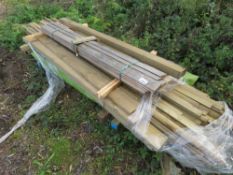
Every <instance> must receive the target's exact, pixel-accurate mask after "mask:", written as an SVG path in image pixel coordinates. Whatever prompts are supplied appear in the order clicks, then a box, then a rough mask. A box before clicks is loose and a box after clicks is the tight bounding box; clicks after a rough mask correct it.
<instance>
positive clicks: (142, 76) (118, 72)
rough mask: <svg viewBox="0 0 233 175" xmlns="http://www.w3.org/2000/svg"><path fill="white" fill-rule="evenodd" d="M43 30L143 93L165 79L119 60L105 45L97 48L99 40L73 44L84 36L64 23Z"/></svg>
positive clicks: (157, 85) (48, 26)
mask: <svg viewBox="0 0 233 175" xmlns="http://www.w3.org/2000/svg"><path fill="white" fill-rule="evenodd" d="M42 31H43V32H45V33H46V34H47V35H49V36H50V37H51V38H53V39H55V40H56V41H57V42H59V43H60V44H62V45H63V46H65V47H67V48H68V49H70V50H71V51H74V52H75V53H78V54H79V55H80V56H82V57H83V58H85V59H86V60H88V61H89V62H91V63H92V64H94V65H95V66H97V67H98V68H101V69H102V70H104V71H105V72H107V73H109V74H110V75H112V76H114V77H115V78H118V79H120V80H121V81H122V82H124V83H126V84H127V85H129V86H130V87H132V88H135V89H136V90H138V91H139V92H141V93H145V92H147V91H155V90H157V89H158V88H159V87H160V85H161V84H162V83H163V81H162V80H160V79H161V77H158V75H157V74H156V75H154V74H152V73H151V72H150V71H147V70H146V69H144V70H143V71H142V72H139V71H138V69H135V65H134V64H132V63H128V62H126V63H124V61H126V59H123V62H122V61H121V60H119V58H117V57H116V54H114V55H111V56H110V55H108V54H106V52H105V51H104V49H103V47H102V49H97V50H96V48H95V47H96V45H97V42H94V41H92V42H88V44H85V43H84V44H80V45H78V46H75V45H74V44H73V39H74V38H80V39H82V38H83V37H82V36H80V35H78V34H76V33H75V32H73V31H72V30H70V29H68V28H67V27H66V26H64V25H62V24H59V23H49V24H48V25H45V26H43V27H42ZM94 43H95V44H94ZM91 44H93V45H94V48H95V49H93V46H90V45H91ZM98 47H100V46H98ZM98 47H97V48H98ZM103 51H104V52H103ZM132 59H133V58H132ZM122 69H123V71H122ZM157 72H159V71H157Z"/></svg>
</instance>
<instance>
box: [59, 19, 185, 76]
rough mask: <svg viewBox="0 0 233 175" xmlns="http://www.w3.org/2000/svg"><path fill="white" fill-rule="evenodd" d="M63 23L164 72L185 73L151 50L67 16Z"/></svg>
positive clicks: (179, 67) (174, 74)
mask: <svg viewBox="0 0 233 175" xmlns="http://www.w3.org/2000/svg"><path fill="white" fill-rule="evenodd" d="M60 21H61V22H62V23H64V24H65V25H67V26H69V27H70V28H71V29H72V30H75V31H79V32H82V33H84V34H86V35H89V36H90V35H93V36H95V37H97V38H98V40H99V41H101V42H103V43H105V44H107V45H109V46H111V47H113V48H115V49H117V50H119V51H121V52H123V53H126V54H128V55H130V56H133V57H135V58H137V59H138V60H140V61H142V62H144V63H146V64H149V65H151V66H154V67H155V68H157V69H160V70H161V71H163V72H166V73H167V74H169V75H172V76H174V77H176V78H180V77H181V76H182V75H183V74H184V73H185V69H184V68H183V67H181V66H179V65H177V64H175V63H173V62H171V61H168V60H166V59H164V58H162V57H159V56H157V55H153V54H151V53H149V52H146V51H144V50H142V49H139V48H137V47H134V46H132V45H130V44H127V43H125V42H123V41H120V40H118V39H115V38H113V37H111V36H108V35H105V34H103V33H100V32H97V31H96V30H93V29H91V28H89V27H84V26H83V25H82V24H79V23H76V22H73V21H71V20H69V19H67V18H62V19H60Z"/></svg>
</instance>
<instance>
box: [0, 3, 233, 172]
mask: <svg viewBox="0 0 233 175" xmlns="http://www.w3.org/2000/svg"><path fill="white" fill-rule="evenodd" d="M40 2H41V3H40ZM8 4H9V5H10V6H12V7H13V8H12V10H10V12H9V15H8V16H7V17H6V19H3V20H1V21H0V45H1V46H3V47H7V48H10V49H16V48H18V47H19V46H20V44H21V43H22V36H23V35H24V29H23V27H22V25H23V24H26V23H28V22H32V21H39V20H40V19H43V18H44V17H55V18H60V17H69V18H71V19H73V20H75V21H78V22H81V23H84V22H85V23H88V24H89V25H90V26H91V27H93V28H95V29H97V30H99V31H103V32H106V33H109V34H110V35H113V36H115V37H118V38H121V39H123V40H125V41H127V42H129V43H132V44H133V45H135V46H137V47H141V48H143V49H146V50H148V51H150V50H152V49H155V50H157V51H158V52H159V55H161V56H162V57H165V58H167V59H170V60H172V61H175V62H176V63H179V64H181V65H183V66H184V67H187V69H188V71H190V72H192V73H194V74H196V75H198V76H199V81H198V83H197V84H196V86H197V87H198V88H199V89H202V90H203V91H206V92H208V94H210V95H211V96H212V97H213V98H215V99H217V100H225V101H227V102H228V104H230V105H231V107H232V106H233V93H232V92H233V84H232V83H233V67H232V64H233V31H232V28H233V5H232V4H233V2H232V0H230V1H228V0H222V1H221V0H213V1H209V0H173V1H172V3H171V0H155V1H154V0H127V1H126V0H104V1H101V0H88V1H87V0H72V1H70V2H69V3H65V2H63V1H56V2H55V1H53V0H49V1H47V0H41V1H35V0H34V1H29V0H20V1H17V0H9V1H8ZM30 76H31V78H30V79H29V80H26V81H25V82H24V84H25V85H26V89H27V90H28V91H29V92H30V93H32V94H36V96H28V97H27V98H26V99H25V106H28V105H29V104H30V103H32V102H33V101H34V99H35V98H36V97H37V96H39V92H41V91H42V90H43V89H44V88H45V84H46V83H45V81H42V76H44V74H43V73H42V71H40V70H39V69H37V68H35V67H31V68H30ZM33 80H34V81H33ZM64 93H65V92H64ZM58 101H59V103H56V104H54V105H53V106H52V107H51V108H50V110H49V111H47V112H44V113H42V114H41V115H40V116H37V118H35V119H34V120H31V121H30V122H34V123H33V126H36V127H38V128H40V129H41V128H48V130H49V131H46V132H47V134H48V135H49V136H45V137H46V138H47V137H48V139H47V140H46V141H45V142H44V140H40V139H38V138H41V137H43V134H41V135H40V137H39V136H38V135H36V134H35V133H33V134H34V135H33V136H35V137H36V138H37V139H38V140H39V141H38V144H45V145H46V146H47V147H49V151H48V152H49V153H47V155H46V156H45V158H44V159H42V160H41V159H38V161H35V162H34V163H35V164H36V165H37V167H38V169H39V172H40V173H42V174H46V173H48V174H51V173H52V172H51V169H52V167H53V166H57V167H60V169H59V168H58V169H59V170H57V171H61V172H64V171H62V168H64V167H63V165H61V164H62V162H63V163H64V164H65V165H66V166H69V165H70V164H72V163H74V162H75V163H74V164H75V165H74V166H76V167H78V166H81V165H82V163H83V160H82V159H85V160H89V159H90V158H89V157H88V156H87V155H86V154H84V153H86V152H90V150H92V146H93V145H92V144H93V141H94V142H97V143H95V144H97V145H100V147H101V149H103V153H100V154H95V153H92V155H91V157H92V158H93V161H92V163H88V167H85V168H84V170H82V172H83V174H100V173H102V174H114V173H113V169H114V167H116V166H118V165H122V166H123V165H125V164H126V167H127V169H125V172H124V174H160V172H159V170H158V169H159V160H160V154H152V152H151V151H149V150H148V149H147V148H146V147H145V146H144V145H142V144H141V143H140V141H138V140H137V139H136V138H135V137H134V136H133V135H132V134H131V133H130V132H128V131H126V130H124V129H122V128H121V129H120V131H117V132H116V131H113V130H111V129H110V128H109V126H107V125H103V124H101V123H99V122H98V121H96V119H95V117H96V114H97V112H98V110H99V107H98V106H97V105H96V104H94V103H92V102H90V100H88V99H87V98H86V97H83V96H80V97H78V100H77V99H69V98H67V99H66V98H62V99H59V100H58ZM61 104H62V105H61ZM87 126H88V127H87ZM86 127H87V128H86ZM77 128H81V129H79V131H78V133H77V134H76V135H75V138H76V137H78V139H77V141H73V140H72V137H74V136H73V133H72V132H73V131H75V130H76V129H77ZM51 130H52V131H51ZM50 131H51V132H50ZM39 133H40V132H38V133H37V134H39ZM41 133H42V132H41ZM83 134H84V135H85V140H83V138H82V135H83ZM63 136H65V137H63ZM67 137H68V138H69V139H65V138H67ZM70 138H71V139H70ZM103 143H104V144H103ZM103 145H105V146H103ZM70 150H73V151H74V153H73V154H74V156H72V152H71V151H70ZM77 155H80V157H79V156H77ZM74 160H75V161H74ZM72 161H73V162H72ZM64 169H65V170H66V172H68V169H69V167H68V168H67V167H66V168H64Z"/></svg>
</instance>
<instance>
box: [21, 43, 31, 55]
mask: <svg viewBox="0 0 233 175" xmlns="http://www.w3.org/2000/svg"><path fill="white" fill-rule="evenodd" d="M20 50H21V51H22V52H24V53H26V54H28V53H29V52H31V50H30V47H29V46H28V45H27V44H23V45H22V46H20Z"/></svg>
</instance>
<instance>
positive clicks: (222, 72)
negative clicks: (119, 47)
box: [98, 0, 233, 106]
mask: <svg viewBox="0 0 233 175" xmlns="http://www.w3.org/2000/svg"><path fill="white" fill-rule="evenodd" d="M98 2H99V4H98V6H100V7H102V8H100V9H101V10H100V12H99V13H101V14H100V16H101V17H102V18H104V19H105V20H106V21H111V31H110V32H109V33H111V34H113V35H115V36H117V37H121V38H123V39H124V40H126V41H128V42H130V43H132V44H134V45H136V46H138V47H141V48H144V49H146V50H148V51H150V50H152V49H156V50H157V51H158V52H159V55H161V56H162V57H165V58H167V59H170V60H172V61H174V62H176V63H179V64H181V65H183V66H184V67H186V68H187V69H188V71H190V72H192V73H194V74H196V75H198V76H199V77H200V79H199V81H198V84H197V87H199V88H201V89H202V90H204V91H206V92H209V94H210V95H211V96H212V98H215V99H217V100H224V101H227V102H228V104H230V105H231V106H233V100H232V99H233V98H232V97H233V93H232V90H231V89H232V86H233V85H232V74H233V67H232V63H233V44H232V43H233V31H232V28H233V13H232V12H233V5H232V1H217V0H216V1H208V0H174V1H172V3H171V1H170V0H156V1H151V0H147V1H141V0H138V1H133V0H129V1H122V0H111V1H108V2H105V1H104V2H102V3H101V2H100V1H98ZM112 3H113V4H114V6H112V5H111V4H112ZM118 15H121V16H124V18H122V20H121V21H120V24H119V23H118V21H119V20H118ZM119 26H120V27H119Z"/></svg>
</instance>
